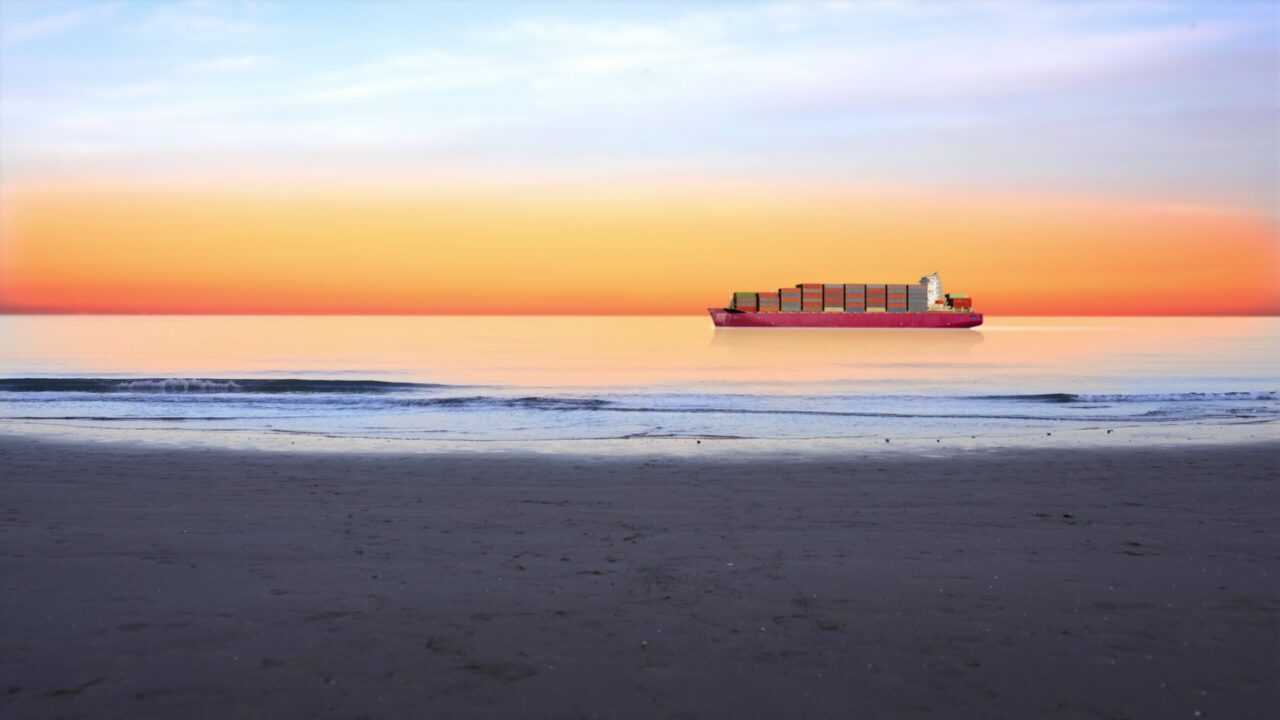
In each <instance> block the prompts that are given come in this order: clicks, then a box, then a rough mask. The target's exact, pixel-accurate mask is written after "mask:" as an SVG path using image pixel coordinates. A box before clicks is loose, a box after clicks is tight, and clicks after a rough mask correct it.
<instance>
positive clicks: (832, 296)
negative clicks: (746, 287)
mask: <svg viewBox="0 0 1280 720" xmlns="http://www.w3.org/2000/svg"><path fill="white" fill-rule="evenodd" d="M928 292H929V290H928V286H927V285H926V284H925V281H924V280H921V282H920V283H917V284H914V285H864V284H862V283H852V284H846V285H836V284H820V283H802V284H800V285H797V286H795V287H787V288H779V289H778V291H777V292H761V293H756V292H736V293H734V294H733V302H732V305H731V307H732V308H733V309H735V310H740V311H744V312H766V313H776V312H912V313H920V312H928V311H929V309H930V308H929V305H928V302H929V301H928V297H929V294H928ZM938 305H939V306H940V307H935V308H934V309H946V308H947V307H951V308H954V309H957V310H971V309H972V308H973V301H972V300H970V299H969V296H968V295H963V294H960V293H952V294H948V295H947V296H946V300H945V301H944V300H942V299H939V300H938Z"/></svg>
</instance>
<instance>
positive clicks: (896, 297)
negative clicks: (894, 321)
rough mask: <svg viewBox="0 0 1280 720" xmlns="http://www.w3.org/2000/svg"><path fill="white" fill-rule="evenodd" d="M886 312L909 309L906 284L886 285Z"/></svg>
mask: <svg viewBox="0 0 1280 720" xmlns="http://www.w3.org/2000/svg"><path fill="white" fill-rule="evenodd" d="M884 309H885V311H886V312H906V311H907V286H906V285H886V286H885V306H884Z"/></svg>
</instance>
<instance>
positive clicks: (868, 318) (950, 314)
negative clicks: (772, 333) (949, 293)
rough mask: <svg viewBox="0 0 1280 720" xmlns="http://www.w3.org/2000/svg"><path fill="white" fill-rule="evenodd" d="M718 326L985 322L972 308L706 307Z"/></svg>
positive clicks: (910, 325)
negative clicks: (804, 309) (780, 309)
mask: <svg viewBox="0 0 1280 720" xmlns="http://www.w3.org/2000/svg"><path fill="white" fill-rule="evenodd" d="M707 311H708V312H710V313H711V320H712V322H714V323H715V324H716V327H752V328H760V327H776V328H931V329H947V328H952V329H955V328H971V327H977V326H978V325H981V324H982V313H973V312H954V311H941V312H937V311H935V312H914V313H912V312H874V313H868V312H765V313H762V312H743V311H740V310H730V309H729V308H707Z"/></svg>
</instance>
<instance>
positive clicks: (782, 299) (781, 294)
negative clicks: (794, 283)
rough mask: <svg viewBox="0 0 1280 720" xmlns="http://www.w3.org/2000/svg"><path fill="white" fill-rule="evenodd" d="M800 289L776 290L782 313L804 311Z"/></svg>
mask: <svg viewBox="0 0 1280 720" xmlns="http://www.w3.org/2000/svg"><path fill="white" fill-rule="evenodd" d="M802 297H803V296H802V295H801V291H800V288H798V287H793V288H778V303H779V305H780V306H781V308H782V312H800V311H801V310H803V309H804V306H803V301H802Z"/></svg>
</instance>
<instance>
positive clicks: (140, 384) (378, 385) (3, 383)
mask: <svg viewBox="0 0 1280 720" xmlns="http://www.w3.org/2000/svg"><path fill="white" fill-rule="evenodd" d="M440 387H446V386H444V385H433V384H427V383H403V382H385V381H381V380H310V379H299V378H286V379H278V380H275V379H262V378H236V379H222V378H128V379H126V378H2V379H0V392H28V393H31V392H82V393H160V394H184V393H206V394H215V393H261V394H273V393H280V394H284V393H341V394H359V393H387V392H395V391H398V390H413V389H422V388H440Z"/></svg>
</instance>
